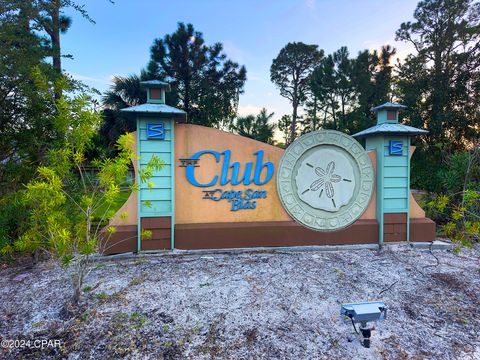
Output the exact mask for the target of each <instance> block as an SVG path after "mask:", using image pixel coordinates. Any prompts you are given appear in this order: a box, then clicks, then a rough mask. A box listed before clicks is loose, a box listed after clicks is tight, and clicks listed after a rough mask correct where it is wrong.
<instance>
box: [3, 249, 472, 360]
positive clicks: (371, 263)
mask: <svg viewBox="0 0 480 360" xmlns="http://www.w3.org/2000/svg"><path fill="white" fill-rule="evenodd" d="M434 254H435V255H436V257H437V258H438V259H439V261H440V264H439V265H438V266H436V264H437V261H436V259H435V257H434V256H432V254H431V253H430V252H429V251H428V250H411V249H408V248H406V247H405V248H401V249H397V250H395V251H391V250H384V251H382V252H377V251H371V250H358V251H349V252H347V251H338V252H300V253H290V252H288V253H253V254H252V253H250V254H248V253H244V254H235V255H225V254H224V255H205V254H198V255H188V256H179V257H170V256H169V257H152V258H148V259H132V260H118V261H115V262H114V261H112V262H101V263H97V264H96V268H95V270H93V271H92V273H91V274H90V275H89V277H88V278H87V284H86V286H85V289H84V298H83V303H82V310H81V311H78V313H77V314H76V315H75V316H74V317H73V318H65V317H62V316H61V315H60V309H61V308H62V305H63V304H64V303H65V300H66V299H67V298H68V297H69V296H70V289H69V286H68V275H67V274H66V273H65V272H63V271H62V270H61V269H58V268H56V267H54V266H53V265H51V264H42V265H41V266H39V267H37V268H35V269H31V270H29V271H26V270H25V269H22V268H8V269H4V270H2V271H0V338H1V339H2V340H5V339H17V340H19V339H20V340H28V339H30V340H35V339H37V340H38V339H50V340H52V339H57V340H60V343H61V346H60V347H47V348H45V349H35V348H31V347H30V348H28V347H27V348H23V349H15V350H8V349H0V357H3V356H2V352H3V355H4V356H5V357H6V358H7V359H9V358H17V357H23V358H28V357H30V358H35V359H36V358H42V357H43V358H69V359H87V358H102V359H114V358H119V357H122V356H124V357H125V358H128V359H132V358H133V359H135V358H142V359H143V358H152V359H158V358H165V359H185V358H186V359H480V316H479V315H478V307H479V306H480V250H478V249H477V250H470V251H464V252H462V253H461V254H460V255H458V256H457V255H454V254H452V253H449V252H445V251H434ZM367 300H381V301H384V302H385V303H386V304H387V305H388V307H389V310H388V319H387V320H386V321H385V322H382V323H378V324H376V330H375V331H374V332H373V338H372V347H371V348H370V349H365V348H363V347H361V346H360V344H359V342H358V340H357V338H354V336H353V334H354V333H353V328H352V326H351V325H348V324H344V323H343V322H342V321H341V320H340V317H339V311H340V304H341V303H346V302H357V301H367Z"/></svg>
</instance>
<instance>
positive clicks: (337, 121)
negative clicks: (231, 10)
mask: <svg viewBox="0 0 480 360" xmlns="http://www.w3.org/2000/svg"><path fill="white" fill-rule="evenodd" d="M413 18H414V20H413V21H409V22H405V23H402V24H401V25H400V27H399V29H398V31H397V32H396V39H397V40H399V41H405V42H408V43H410V44H412V45H413V48H414V49H415V51H414V53H412V54H410V55H408V56H407V57H406V59H401V60H397V62H396V63H395V55H396V50H395V49H394V48H392V47H391V46H389V45H386V46H383V47H382V49H381V50H380V51H373V52H369V51H367V50H365V51H361V52H359V53H358V55H357V56H356V57H352V56H351V55H350V54H349V51H348V49H347V48H346V47H341V48H340V49H339V50H337V51H335V52H334V53H333V54H329V55H325V54H324V52H323V50H318V49H317V47H316V46H312V45H305V44H303V43H289V44H287V45H286V46H285V47H284V48H283V49H282V50H281V51H280V53H279V55H278V56H277V58H275V59H274V60H273V63H272V66H271V80H272V82H274V83H275V84H276V85H277V87H278V88H279V90H280V94H281V95H282V96H284V97H286V98H287V99H289V100H290V101H291V103H292V115H285V116H283V117H282V118H281V120H280V122H279V128H280V130H282V133H283V137H284V142H285V143H286V144H288V143H290V142H292V141H293V140H294V139H295V137H296V136H298V135H299V134H301V133H304V132H308V131H312V130H316V129H319V128H329V129H335V130H339V131H343V132H346V133H350V134H353V133H356V132H358V131H361V130H363V129H365V128H367V127H370V126H372V125H374V124H375V119H374V116H373V114H372V113H371V111H370V109H371V108H372V107H373V106H376V105H379V104H382V103H384V102H387V101H393V102H399V103H402V104H403V105H406V106H407V110H406V111H404V112H402V113H401V121H402V122H403V123H405V124H407V125H412V126H415V127H419V128H426V129H428V130H429V134H428V135H426V136H422V137H420V138H418V139H415V142H414V145H416V146H417V153H416V155H415V156H414V158H413V168H414V171H412V175H413V178H412V182H413V185H414V186H415V187H417V188H421V189H426V190H430V191H437V192H438V191H442V190H445V187H444V184H443V181H442V170H443V167H444V166H445V163H446V159H447V158H448V157H449V156H451V155H453V154H454V153H456V152H459V151H460V152H461V151H467V150H472V149H473V148H474V147H475V146H478V144H479V132H480V41H479V40H480V4H479V3H478V2H474V1H472V0H426V1H421V2H420V3H419V4H418V6H417V8H416V10H415V12H414V15H413ZM306 59H315V61H313V65H311V64H310V63H309V61H307V60H306ZM302 66H303V68H301V67H302ZM299 105H301V106H303V109H304V114H303V116H302V117H301V118H298V107H299ZM287 127H289V128H290V131H286V128H287Z"/></svg>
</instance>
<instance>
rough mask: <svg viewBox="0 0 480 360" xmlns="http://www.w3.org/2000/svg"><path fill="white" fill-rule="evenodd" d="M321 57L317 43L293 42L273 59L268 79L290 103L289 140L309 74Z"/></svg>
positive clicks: (306, 88)
mask: <svg viewBox="0 0 480 360" xmlns="http://www.w3.org/2000/svg"><path fill="white" fill-rule="evenodd" d="M322 57H323V50H318V46H317V45H307V44H304V43H302V42H293V43H288V44H287V45H285V47H283V48H282V49H281V50H280V53H279V54H278V56H277V57H276V58H275V59H273V62H272V66H271V67H270V80H271V81H272V82H273V83H274V84H275V85H276V86H277V87H278V88H279V90H280V95H281V96H283V97H285V98H287V99H288V100H290V101H291V103H292V108H293V111H292V125H291V130H290V139H289V140H290V141H294V140H295V136H296V127H297V115H298V114H297V111H298V107H299V106H300V105H301V104H303V103H304V101H305V100H306V97H307V91H308V87H309V81H310V75H311V73H312V71H313V69H314V68H315V66H316V65H317V62H318V61H319V60H320V59H321V58H322Z"/></svg>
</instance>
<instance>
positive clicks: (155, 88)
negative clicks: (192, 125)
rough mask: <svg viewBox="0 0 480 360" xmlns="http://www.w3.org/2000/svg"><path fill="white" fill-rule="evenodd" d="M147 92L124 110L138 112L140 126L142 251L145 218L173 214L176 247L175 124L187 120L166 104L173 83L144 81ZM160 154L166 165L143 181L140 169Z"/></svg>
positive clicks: (138, 135)
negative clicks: (166, 95) (145, 97)
mask: <svg viewBox="0 0 480 360" xmlns="http://www.w3.org/2000/svg"><path fill="white" fill-rule="evenodd" d="M140 84H141V86H142V88H144V89H146V91H147V103H146V104H141V105H138V106H133V107H129V108H126V109H122V111H124V112H126V113H127V114H128V113H129V114H134V116H135V119H136V125H137V155H138V156H139V159H138V160H137V161H138V163H137V165H138V170H139V173H138V174H137V177H138V179H137V180H138V184H139V193H138V219H137V221H138V226H137V236H138V241H137V251H141V249H142V247H141V244H142V242H141V240H142V239H141V234H142V230H143V229H142V219H144V218H155V217H170V219H171V222H170V223H171V228H170V230H171V242H170V248H171V249H173V248H174V247H175V170H174V167H173V166H174V163H175V161H174V159H175V142H174V139H175V123H176V122H185V121H186V113H185V112H184V111H182V110H179V109H176V108H174V107H171V106H168V105H166V104H165V91H166V90H169V89H170V85H169V84H167V83H165V82H162V81H159V80H151V81H143V82H141V83H140ZM152 156H157V157H158V158H160V160H162V162H163V164H164V166H163V167H162V169H161V170H160V171H156V172H155V173H154V174H153V176H152V177H151V178H150V180H149V183H142V182H141V180H140V172H141V171H142V169H145V167H146V165H147V164H148V162H149V161H150V159H151V158H152Z"/></svg>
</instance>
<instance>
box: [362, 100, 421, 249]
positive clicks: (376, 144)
mask: <svg viewBox="0 0 480 360" xmlns="http://www.w3.org/2000/svg"><path fill="white" fill-rule="evenodd" d="M405 107H406V106H404V105H400V104H394V103H385V104H383V105H380V106H377V107H374V108H373V109H372V111H373V112H375V113H376V114H377V125H375V126H373V127H371V128H368V129H366V130H364V131H361V132H359V133H357V134H355V135H353V137H356V138H361V137H364V138H365V149H366V150H367V151H368V150H375V151H376V153H377V175H376V194H377V197H376V201H377V204H376V217H377V220H378V224H379V243H380V245H383V243H384V241H410V156H411V151H410V138H411V136H414V135H419V134H426V133H428V131H426V130H422V129H417V128H414V127H411V126H407V125H403V124H399V123H398V115H399V111H400V110H401V109H403V108H405Z"/></svg>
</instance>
